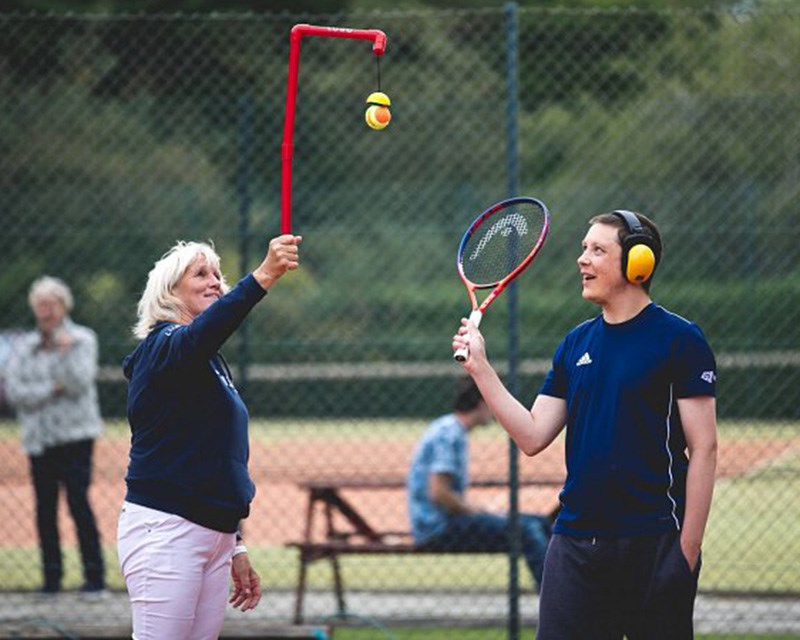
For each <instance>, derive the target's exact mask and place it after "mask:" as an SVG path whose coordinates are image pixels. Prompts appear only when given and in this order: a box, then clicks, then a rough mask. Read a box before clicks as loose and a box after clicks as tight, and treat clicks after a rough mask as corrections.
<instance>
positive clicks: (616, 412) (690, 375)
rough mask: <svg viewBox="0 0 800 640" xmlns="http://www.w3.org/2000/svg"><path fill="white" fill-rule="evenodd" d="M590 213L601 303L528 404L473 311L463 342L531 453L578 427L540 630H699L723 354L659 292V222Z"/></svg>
mask: <svg viewBox="0 0 800 640" xmlns="http://www.w3.org/2000/svg"><path fill="white" fill-rule="evenodd" d="M589 224H590V226H589V231H588V232H587V234H586V236H585V238H584V240H583V244H582V253H581V255H580V257H579V258H578V268H579V270H580V275H581V283H582V289H583V297H584V298H585V299H586V300H589V301H591V302H593V303H595V304H596V305H598V306H599V307H600V309H601V312H602V313H601V315H599V316H598V317H596V318H594V319H593V320H588V321H586V322H584V323H583V324H581V325H579V326H578V327H576V328H575V329H573V330H572V331H571V332H570V333H568V334H567V336H566V337H565V338H564V340H563V341H562V342H561V344H560V345H559V346H558V348H557V349H556V352H555V356H554V358H553V366H552V369H551V370H550V372H549V373H548V375H547V377H546V379H545V381H544V384H543V385H542V388H541V390H540V392H539V395H538V396H537V398H536V400H535V401H534V403H533V407H532V408H531V409H530V411H529V410H527V409H526V408H525V407H523V406H522V405H521V404H520V403H519V402H518V401H517V400H516V399H515V398H514V397H513V396H511V394H510V393H509V392H508V391H507V390H506V388H505V387H504V386H503V384H502V382H501V381H500V378H499V377H498V375H497V374H496V373H495V371H494V370H493V369H492V367H491V366H490V364H489V362H488V360H487V356H486V351H485V344H484V340H483V337H482V335H481V334H480V332H479V331H478V329H477V328H476V327H475V326H474V325H473V324H472V323H469V322H468V321H467V320H462V326H461V328H460V329H459V331H458V333H457V334H456V335H455V336H454V338H453V349H454V350H456V349H459V348H461V347H465V346H467V347H468V348H469V351H470V357H469V358H468V359H467V361H466V362H465V363H464V365H463V366H464V368H465V369H466V371H467V372H468V373H469V374H470V375H471V376H472V377H473V379H474V380H475V382H476V383H477V385H478V387H479V388H480V389H481V392H482V393H483V396H484V398H486V401H487V403H488V405H489V408H490V409H491V410H492V413H493V414H494V415H495V417H496V418H497V420H498V421H499V422H500V423H501V424H502V425H503V427H504V428H505V429H506V431H507V432H508V433H509V435H510V436H511V437H512V438H513V439H514V440H515V442H516V443H517V444H518V445H519V447H520V449H522V451H524V452H525V453H526V454H527V455H530V456H533V455H535V454H536V453H538V452H540V451H542V450H543V449H544V448H545V447H547V446H548V445H549V444H550V443H551V442H552V441H553V440H554V439H555V437H556V436H557V435H558V434H559V433H560V432H561V430H562V429H563V428H564V426H565V425H566V429H567V431H566V463H567V470H568V471H567V479H566V482H565V485H564V489H563V490H562V492H561V496H560V499H561V503H562V509H561V511H560V513H559V516H558V519H557V520H556V523H555V526H554V530H553V533H554V535H553V538H552V540H551V542H550V547H549V549H548V553H547V558H546V560H545V571H544V582H543V585H542V592H541V598H540V603H539V608H540V612H539V626H538V635H537V637H538V638H539V639H540V640H548V639H551V638H558V640H564V639H569V638H595V639H612V638H614V639H620V638H622V637H623V635H626V636H627V637H628V638H629V639H630V640H637V639H638V638H691V637H692V635H693V628H692V613H693V608H694V599H695V595H696V592H697V579H698V574H699V571H700V546H701V543H702V540H703V533H704V530H705V526H706V521H707V519H708V513H709V509H710V505H711V495H712V491H713V485H714V471H715V467H716V449H717V439H716V405H715V386H714V385H715V380H716V365H715V361H714V356H713V354H712V352H711V349H710V347H709V346H708V343H707V342H706V340H705V338H704V336H703V334H702V332H701V331H700V329H699V328H698V327H697V326H696V325H694V324H693V323H691V322H689V321H687V320H685V319H683V318H681V317H680V316H677V315H675V314H673V313H670V312H669V311H667V310H666V309H664V308H662V307H660V306H657V305H656V304H654V303H653V302H652V301H651V299H650V294H649V289H650V283H651V281H652V277H653V272H654V270H655V268H656V267H657V266H658V263H659V261H660V258H661V236H660V233H659V231H658V228H657V227H656V225H655V224H654V223H653V222H652V221H651V220H649V219H648V218H646V217H645V216H643V215H641V214H634V213H632V212H629V211H615V212H612V213H608V214H603V215H599V216H596V217H594V218H592V219H591V220H590V221H589ZM687 453H688V456H687Z"/></svg>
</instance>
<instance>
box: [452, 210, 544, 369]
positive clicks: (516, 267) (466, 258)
mask: <svg viewBox="0 0 800 640" xmlns="http://www.w3.org/2000/svg"><path fill="white" fill-rule="evenodd" d="M549 229H550V212H549V211H548V209H547V206H546V205H545V204H544V202H542V201H541V200H537V199H536V198H526V197H518V198H509V199H508V200H503V201H502V202H498V203H497V204H495V205H492V206H491V207H489V208H488V209H487V210H486V211H484V212H483V213H482V214H481V215H479V216H478V217H477V218H475V221H474V222H473V223H472V224H471V225H470V226H469V229H467V231H466V233H465V234H464V237H463V238H461V244H459V246H458V261H457V263H458V274H459V275H460V276H461V280H463V282H464V286H466V287H467V292H468V293H469V300H470V302H471V303H472V313H471V314H470V316H469V319H470V320H472V322H473V323H474V324H475V326H476V327H477V326H478V325H480V323H481V318H483V314H484V313H485V312H486V309H488V308H489V305H490V304H492V302H494V301H495V300H496V299H497V296H499V295H500V294H501V293H502V292H503V290H504V289H505V288H506V287H507V286H508V285H509V283H510V282H511V281H512V280H513V279H514V278H516V277H517V276H518V275H519V274H520V273H522V272H523V271H524V270H525V268H526V267H527V266H528V265H529V264H531V262H533V259H534V258H535V257H536V255H537V254H538V253H539V251H540V250H541V248H542V245H544V241H545V238H546V237H547V232H548V230H549ZM478 289H491V290H492V291H491V293H489V295H488V296H487V297H486V299H484V301H483V302H482V303H481V304H480V305H478V297H477V295H476V291H477V290H478ZM468 355H469V351H468V350H467V348H466V347H464V348H461V349H459V350H458V351H456V352H455V354H453V358H455V359H456V360H457V361H458V362H464V361H465V360H466V359H467V356H468Z"/></svg>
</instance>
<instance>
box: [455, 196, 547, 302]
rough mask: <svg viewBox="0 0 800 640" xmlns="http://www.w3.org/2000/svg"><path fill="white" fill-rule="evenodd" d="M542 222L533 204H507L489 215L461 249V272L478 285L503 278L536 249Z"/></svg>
mask: <svg viewBox="0 0 800 640" xmlns="http://www.w3.org/2000/svg"><path fill="white" fill-rule="evenodd" d="M545 224H546V215H545V212H544V211H543V210H542V209H541V208H539V207H537V206H535V205H533V204H525V205H517V206H513V207H509V208H507V209H504V210H501V211H499V212H496V213H494V214H493V215H490V216H488V217H487V218H486V219H484V220H483V222H482V223H481V224H480V225H479V226H478V228H477V229H475V230H474V231H473V233H472V235H471V236H470V238H469V240H468V241H467V242H466V244H465V245H464V247H463V249H462V254H461V258H460V259H461V264H462V268H463V270H464V275H465V276H466V278H467V279H468V280H469V281H470V282H472V283H474V284H476V285H479V286H481V285H482V286H488V285H492V284H494V283H496V282H498V281H500V280H502V279H503V278H505V277H506V276H507V275H508V274H510V273H511V272H512V271H514V270H515V269H516V268H517V267H518V266H519V265H520V264H522V263H523V262H524V261H525V259H526V258H527V257H528V256H529V255H530V253H531V252H532V251H533V250H534V249H535V248H536V246H537V245H538V244H539V241H540V238H541V236H542V234H543V233H544V230H545Z"/></svg>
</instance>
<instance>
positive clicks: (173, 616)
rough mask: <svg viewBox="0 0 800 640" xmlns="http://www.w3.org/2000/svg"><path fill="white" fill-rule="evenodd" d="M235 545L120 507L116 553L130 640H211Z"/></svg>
mask: <svg viewBox="0 0 800 640" xmlns="http://www.w3.org/2000/svg"><path fill="white" fill-rule="evenodd" d="M235 544H236V534H233V533H220V532H219V531H213V530H211V529H207V528H205V527H202V526H200V525H198V524H194V523H193V522H189V521H188V520H186V519H184V518H181V517H180V516H176V515H173V514H170V513H164V512H163V511H156V510H155V509H150V508H148V507H142V506H140V505H137V504H131V503H129V502H125V503H123V505H122V511H121V512H120V516H119V524H118V528H117V549H118V551H119V564H120V569H121V570H122V575H123V577H124V578H125V584H126V586H127V588H128V596H129V598H130V601H131V613H132V617H133V638H134V640H164V639H165V638H169V639H170V640H216V638H218V637H219V634H220V631H221V629H222V623H223V621H224V618H225V606H226V604H227V599H228V589H229V580H230V574H231V557H232V555H233V548H234V546H235Z"/></svg>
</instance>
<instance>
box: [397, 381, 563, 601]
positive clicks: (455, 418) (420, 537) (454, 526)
mask: <svg viewBox="0 0 800 640" xmlns="http://www.w3.org/2000/svg"><path fill="white" fill-rule="evenodd" d="M491 420H492V414H491V412H490V411H489V408H488V407H487V405H486V402H485V401H484V400H483V397H482V396H481V393H480V391H479V390H478V388H477V386H475V383H474V382H473V381H472V380H471V379H464V380H461V381H460V382H459V384H458V388H457V390H456V397H455V401H454V403H453V413H449V414H447V415H444V416H441V417H439V418H437V419H436V420H434V421H433V422H432V423H431V424H430V426H429V427H428V429H427V430H426V431H425V433H424V434H423V436H422V438H421V439H420V441H419V443H418V444H417V447H416V449H415V451H414V456H413V458H412V461H411V467H410V469H409V473H408V478H407V490H408V512H409V516H410V519H411V531H412V533H413V535H414V541H415V543H416V544H417V545H419V546H421V547H424V548H426V549H430V550H433V551H475V552H481V551H508V550H509V545H510V538H509V519H508V517H507V516H506V515H496V514H493V513H488V512H487V511H485V510H483V509H481V508H480V507H478V506H476V505H473V504H470V503H469V502H467V500H466V498H465V493H466V490H467V486H468V484H469V473H468V467H469V440H468V436H469V433H470V431H471V430H472V429H474V428H475V427H478V426H481V425H485V424H488V423H489V422H490V421H491ZM519 520H520V530H521V550H522V555H523V556H524V558H525V561H526V562H527V564H528V568H529V569H530V571H531V574H532V576H533V578H534V580H535V581H536V584H537V586H539V585H541V583H542V570H543V567H544V555H545V551H546V550H547V544H548V541H549V539H550V523H549V520H548V519H547V518H544V517H542V516H536V515H525V514H520V516H519Z"/></svg>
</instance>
